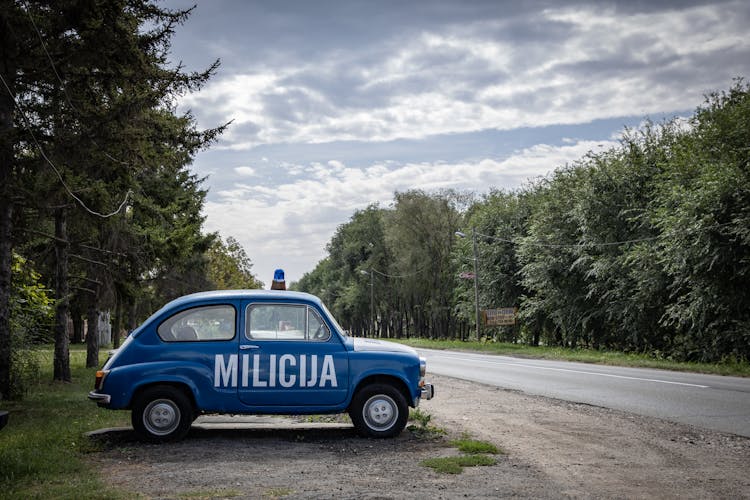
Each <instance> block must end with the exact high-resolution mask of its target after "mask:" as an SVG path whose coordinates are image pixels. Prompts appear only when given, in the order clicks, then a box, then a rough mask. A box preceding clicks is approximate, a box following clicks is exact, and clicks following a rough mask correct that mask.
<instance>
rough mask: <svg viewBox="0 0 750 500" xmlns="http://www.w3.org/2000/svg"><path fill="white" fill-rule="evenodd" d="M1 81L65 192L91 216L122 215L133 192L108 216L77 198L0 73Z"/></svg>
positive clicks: (129, 191)
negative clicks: (48, 154)
mask: <svg viewBox="0 0 750 500" xmlns="http://www.w3.org/2000/svg"><path fill="white" fill-rule="evenodd" d="M0 81H2V82H3V86H4V87H5V89H6V90H7V91H8V95H9V96H10V97H11V98H12V99H13V104H14V105H15V107H16V109H18V112H19V113H20V114H21V117H22V118H23V121H24V124H25V126H26V131H27V132H28V133H29V135H30V136H31V139H32V140H33V141H34V144H35V145H36V147H37V149H38V150H39V154H40V155H42V158H44V160H45V161H46V162H47V163H48V164H49V166H50V167H51V168H52V170H53V171H54V172H55V174H57V178H58V179H60V183H61V184H62V185H63V187H64V188H65V191H66V192H67V193H68V195H69V196H70V197H71V198H73V199H74V200H76V201H77V202H78V204H79V205H81V207H82V208H83V209H84V210H86V211H87V212H88V213H90V214H91V215H95V216H97V217H101V218H102V219H107V218H109V217H112V216H113V215H117V214H118V213H120V211H121V210H122V209H123V207H124V206H125V204H126V203H127V202H128V198H130V195H131V194H133V191H132V190H130V189H128V191H127V193H125V198H124V199H123V200H122V203H120V206H119V207H117V210H115V211H114V212H111V213H108V214H102V213H100V212H97V211H95V210H92V209H90V208H89V207H88V206H87V205H86V203H84V201H83V200H82V199H80V198H79V197H78V196H76V195H75V194H74V193H73V191H72V190H71V189H70V187H68V185H67V184H66V183H65V180H64V179H63V176H62V174H61V173H60V170H58V168H57V167H56V166H55V164H54V163H52V160H50V159H49V157H47V154H46V153H45V152H44V148H42V145H41V144H39V141H37V139H36V136H35V135H34V132H33V131H32V128H31V123H30V121H29V118H28V117H27V116H26V113H25V112H24V110H23V108H21V106H20V105H19V104H18V100H17V99H16V96H15V95H14V94H13V92H12V91H11V90H10V86H8V83H7V82H6V81H5V78H3V75H2V73H0Z"/></svg>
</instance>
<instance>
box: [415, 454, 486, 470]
mask: <svg viewBox="0 0 750 500" xmlns="http://www.w3.org/2000/svg"><path fill="white" fill-rule="evenodd" d="M421 463H422V465H423V466H425V467H429V468H430V469H433V470H434V471H435V472H440V473H442V474H461V472H463V470H464V467H477V466H488V465H495V464H496V463H497V461H496V460H495V459H494V458H492V457H488V456H487V455H459V456H455V457H439V458H427V459H425V460H422V462H421Z"/></svg>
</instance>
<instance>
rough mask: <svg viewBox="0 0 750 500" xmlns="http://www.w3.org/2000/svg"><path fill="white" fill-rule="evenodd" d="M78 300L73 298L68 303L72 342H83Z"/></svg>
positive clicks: (81, 318)
mask: <svg viewBox="0 0 750 500" xmlns="http://www.w3.org/2000/svg"><path fill="white" fill-rule="evenodd" d="M79 302H80V300H73V301H72V302H71V304H70V311H69V314H70V319H71V321H72V323H73V343H74V344H83V311H81V307H80V305H79Z"/></svg>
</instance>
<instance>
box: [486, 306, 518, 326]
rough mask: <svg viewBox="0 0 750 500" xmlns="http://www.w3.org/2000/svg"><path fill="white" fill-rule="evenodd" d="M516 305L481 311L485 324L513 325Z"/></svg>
mask: <svg viewBox="0 0 750 500" xmlns="http://www.w3.org/2000/svg"><path fill="white" fill-rule="evenodd" d="M517 313H518V308H517V307H501V308H500V309H485V310H484V311H482V317H483V318H484V324H485V325H486V326H513V325H515V324H516V315H517Z"/></svg>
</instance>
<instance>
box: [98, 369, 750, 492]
mask: <svg viewBox="0 0 750 500" xmlns="http://www.w3.org/2000/svg"><path fill="white" fill-rule="evenodd" d="M431 379H432V381H433V382H434V383H435V384H436V387H437V396H436V398H435V399H433V400H432V401H426V402H423V404H422V411H424V412H426V413H429V414H430V415H432V423H434V424H436V425H437V426H440V427H442V428H445V429H446V430H448V431H449V433H450V434H451V435H452V436H453V437H455V436H459V435H461V434H462V433H464V432H466V433H469V434H470V435H471V436H473V437H475V438H479V439H483V440H487V441H491V442H493V443H494V444H496V445H497V446H499V447H501V448H503V449H504V450H506V452H507V454H505V455H499V456H497V457H496V458H497V464H496V465H493V466H484V467H472V468H467V469H465V470H464V472H463V473H462V474H459V475H446V474H439V473H437V472H434V471H432V470H431V469H426V468H424V467H423V466H421V465H420V462H421V461H422V460H424V459H427V458H434V457H441V456H449V455H453V454H457V453H458V452H457V451H456V450H455V449H454V448H452V447H450V446H449V445H448V441H449V439H450V437H451V436H449V437H448V438H445V439H437V440H425V439H419V438H417V437H416V436H415V435H414V434H412V433H411V432H409V431H404V433H402V434H401V436H399V437H398V438H396V439H387V440H374V439H363V438H360V437H357V436H356V435H355V433H354V431H353V429H352V428H350V427H348V426H342V425H336V424H335V423H334V424H331V423H330V422H327V421H326V422H323V423H313V424H312V425H311V426H307V428H298V427H295V425H299V420H293V419H279V420H276V419H268V418H267V417H266V418H263V419H261V420H258V424H257V425H245V426H244V427H243V426H240V427H242V428H240V429H237V428H219V426H210V425H208V426H204V427H200V426H195V427H194V428H193V429H192V430H191V432H190V434H189V435H188V437H187V438H186V439H185V440H183V441H181V442H178V443H170V444H166V445H149V444H143V443H140V442H138V441H136V440H135V439H134V437H133V435H132V433H131V432H117V433H108V434H106V443H107V444H106V446H105V448H106V450H105V451H103V452H99V453H95V454H93V455H92V456H91V460H92V462H94V463H95V468H96V469H97V470H99V471H101V473H102V475H103V477H105V478H107V480H108V481H109V482H111V483H113V484H115V485H117V486H119V487H121V488H123V489H125V490H126V491H129V492H132V493H137V494H140V495H143V496H145V497H149V498H180V497H190V498H223V497H236V498H282V497H283V498H431V499H438V498H463V497H468V498H498V497H509V496H518V497H525V498H560V497H576V498H604V497H606V498H636V497H637V498H649V497H650V498H711V497H713V498H750V493H749V492H750V479H749V478H748V463H750V440H748V439H745V438H740V437H737V436H730V435H725V434H719V433H714V432H709V431H700V430H697V429H695V428H692V427H689V426H685V425H679V424H671V423H667V422H664V421H661V420H657V419H651V418H645V417H637V416H634V415H630V414H627V413H622V412H617V411H612V410H607V409H603V408H598V407H591V406H586V405H579V404H572V403H565V402H562V401H557V400H552V399H547V398H541V397H536V396H527V395H524V394H519V393H517V392H512V391H505V390H502V389H497V388H494V387H488V386H483V385H479V384H475V383H470V382H464V381H460V380H456V379H451V378H446V377H436V376H433V377H431ZM209 420H210V419H209ZM200 422H201V421H199V423H200ZM232 427H237V426H236V425H233V426H232Z"/></svg>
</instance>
